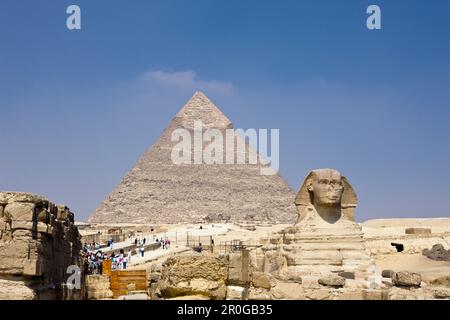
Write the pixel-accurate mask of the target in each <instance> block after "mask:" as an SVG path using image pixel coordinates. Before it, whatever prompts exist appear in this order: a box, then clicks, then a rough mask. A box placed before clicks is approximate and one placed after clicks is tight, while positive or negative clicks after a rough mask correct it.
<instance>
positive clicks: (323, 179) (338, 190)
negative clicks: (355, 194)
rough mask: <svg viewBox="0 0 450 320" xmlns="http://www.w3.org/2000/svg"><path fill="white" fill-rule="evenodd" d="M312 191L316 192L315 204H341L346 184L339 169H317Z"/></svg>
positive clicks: (331, 205)
mask: <svg viewBox="0 0 450 320" xmlns="http://www.w3.org/2000/svg"><path fill="white" fill-rule="evenodd" d="M310 191H312V192H313V194H314V204H315V205H318V206H323V207H335V206H338V205H340V203H341V199H342V194H343V193H344V186H343V184H342V178H341V174H340V173H339V171H336V170H331V169H322V170H315V171H314V174H313V179H312V183H311V188H310Z"/></svg>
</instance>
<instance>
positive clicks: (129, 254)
mask: <svg viewBox="0 0 450 320" xmlns="http://www.w3.org/2000/svg"><path fill="white" fill-rule="evenodd" d="M127 262H128V264H131V250H130V251H128V254H127Z"/></svg>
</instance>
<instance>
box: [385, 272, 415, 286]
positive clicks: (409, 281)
mask: <svg viewBox="0 0 450 320" xmlns="http://www.w3.org/2000/svg"><path fill="white" fill-rule="evenodd" d="M421 282H422V276H421V275H420V274H418V273H414V272H407V271H400V272H395V273H394V274H393V275H392V283H393V284H394V285H395V286H398V287H420V284H421Z"/></svg>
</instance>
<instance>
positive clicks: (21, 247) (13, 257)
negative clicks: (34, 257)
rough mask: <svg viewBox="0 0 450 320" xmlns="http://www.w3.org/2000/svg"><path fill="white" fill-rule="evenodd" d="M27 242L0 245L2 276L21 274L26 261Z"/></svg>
mask: <svg viewBox="0 0 450 320" xmlns="http://www.w3.org/2000/svg"><path fill="white" fill-rule="evenodd" d="M28 252H29V245H28V242H27V241H23V240H17V241H11V242H8V243H0V270H1V273H2V274H21V273H22V272H23V269H24V264H25V262H26V261H27V260H28Z"/></svg>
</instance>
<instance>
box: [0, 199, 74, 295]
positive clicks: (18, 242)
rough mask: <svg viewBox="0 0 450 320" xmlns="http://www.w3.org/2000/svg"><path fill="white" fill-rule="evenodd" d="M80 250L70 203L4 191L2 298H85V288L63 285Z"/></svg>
mask: <svg viewBox="0 0 450 320" xmlns="http://www.w3.org/2000/svg"><path fill="white" fill-rule="evenodd" d="M80 250H81V242H80V235H79V233H78V230H77V228H76V227H75V225H74V214H73V213H72V212H71V211H70V210H69V208H67V207H66V206H56V205H54V204H53V203H51V202H49V201H48V200H47V199H45V198H44V197H41V196H37V195H33V194H29V193H17V192H0V299H69V298H77V297H78V298H81V296H82V292H81V290H67V288H65V286H64V283H65V282H66V279H67V277H68V274H67V268H68V267H69V266H71V265H76V266H80ZM74 294H75V295H74Z"/></svg>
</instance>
